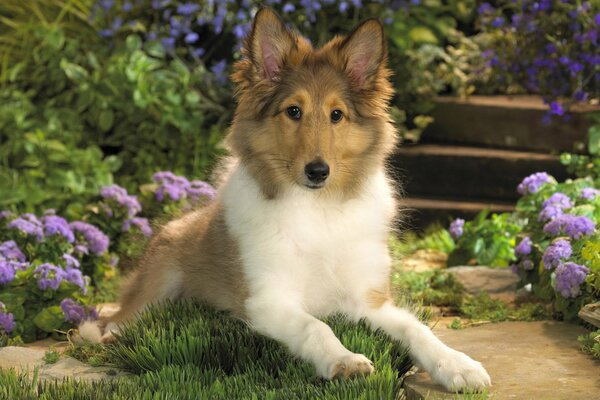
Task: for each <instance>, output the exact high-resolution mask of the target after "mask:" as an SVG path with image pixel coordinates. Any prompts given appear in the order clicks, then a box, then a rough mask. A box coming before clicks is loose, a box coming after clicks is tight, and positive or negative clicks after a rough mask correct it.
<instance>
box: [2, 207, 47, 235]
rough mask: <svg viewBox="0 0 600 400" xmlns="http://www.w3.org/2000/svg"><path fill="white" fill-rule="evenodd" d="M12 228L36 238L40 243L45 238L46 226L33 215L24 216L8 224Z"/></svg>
mask: <svg viewBox="0 0 600 400" xmlns="http://www.w3.org/2000/svg"><path fill="white" fill-rule="evenodd" d="M8 226H9V227H10V228H14V229H17V230H19V231H21V232H23V233H25V234H26V235H30V236H34V237H35V238H36V239H37V240H38V241H42V239H43V238H44V225H43V224H42V222H41V221H40V220H39V219H38V218H37V217H36V216H35V215H33V214H29V213H27V214H23V215H21V216H19V217H18V218H15V219H13V220H12V221H10V222H9V223H8Z"/></svg>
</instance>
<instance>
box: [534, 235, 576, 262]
mask: <svg viewBox="0 0 600 400" xmlns="http://www.w3.org/2000/svg"><path fill="white" fill-rule="evenodd" d="M571 254H573V249H572V248H571V243H569V241H568V240H565V239H560V240H557V241H556V242H554V243H552V244H551V245H550V246H548V248H546V251H545V252H544V255H543V256H542V261H543V262H544V268H546V269H552V268H556V267H557V266H558V265H559V264H560V263H561V262H562V259H566V258H569V257H571Z"/></svg>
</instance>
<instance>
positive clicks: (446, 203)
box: [398, 197, 515, 213]
mask: <svg viewBox="0 0 600 400" xmlns="http://www.w3.org/2000/svg"><path fill="white" fill-rule="evenodd" d="M398 203H399V205H400V207H401V208H403V209H405V210H406V209H409V210H410V209H416V210H444V211H462V212H478V211H481V210H484V209H486V208H487V209H489V210H490V211H492V212H496V213H502V212H513V211H514V210H515V206H514V204H507V203H499V202H481V201H464V200H438V199H425V198H418V197H407V198H403V199H401V200H400V201H399V202H398Z"/></svg>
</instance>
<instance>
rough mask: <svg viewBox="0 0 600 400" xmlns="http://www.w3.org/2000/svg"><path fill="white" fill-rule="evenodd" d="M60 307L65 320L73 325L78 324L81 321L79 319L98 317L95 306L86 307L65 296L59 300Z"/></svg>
mask: <svg viewBox="0 0 600 400" xmlns="http://www.w3.org/2000/svg"><path fill="white" fill-rule="evenodd" d="M60 309H61V310H62V312H63V314H64V315H65V321H67V322H70V323H72V324H74V325H78V324H79V323H81V321H84V320H87V319H96V318H97V317H98V315H97V314H96V309H95V308H91V307H90V308H87V309H86V307H84V306H82V305H81V304H78V303H76V302H75V301H74V300H73V299H69V298H66V299H64V300H63V301H61V302H60Z"/></svg>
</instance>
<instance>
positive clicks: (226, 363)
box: [0, 302, 412, 400]
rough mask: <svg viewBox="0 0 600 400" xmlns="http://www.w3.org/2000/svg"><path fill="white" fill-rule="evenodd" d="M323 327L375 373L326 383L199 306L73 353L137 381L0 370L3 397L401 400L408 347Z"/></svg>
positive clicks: (176, 307) (170, 310)
mask: <svg viewBox="0 0 600 400" xmlns="http://www.w3.org/2000/svg"><path fill="white" fill-rule="evenodd" d="M325 322H327V323H328V324H329V325H330V326H331V327H332V329H333V331H334V332H335V334H336V335H337V337H338V338H339V339H340V340H341V341H342V343H343V344H344V345H345V346H346V347H347V348H348V349H350V350H352V351H354V352H358V353H363V354H365V355H366V356H367V357H369V358H370V359H371V360H372V361H373V362H374V364H375V369H376V371H375V373H373V374H372V375H371V376H368V377H363V378H357V379H352V380H336V381H325V380H323V379H321V378H318V377H317V376H316V375H315V371H314V368H313V367H312V366H311V365H310V364H308V363H305V362H303V361H301V360H299V359H297V358H295V357H293V356H292V355H290V353H289V352H288V351H287V350H286V349H285V348H284V347H283V346H282V345H280V344H279V343H277V342H275V341H273V340H270V339H268V338H266V337H264V336H261V335H258V334H257V333H255V332H253V331H252V330H250V329H249V328H248V327H247V326H246V325H245V324H244V323H242V322H240V321H236V320H233V319H231V318H229V317H227V316H226V315H225V314H224V313H221V312H216V311H213V310H211V309H209V308H207V307H204V306H202V305H199V304H197V303H193V302H178V303H167V304H165V305H163V306H161V307H155V308H151V309H150V310H148V311H147V312H145V313H144V314H143V315H142V316H141V317H140V318H139V319H138V320H136V321H133V322H132V323H130V324H129V325H128V326H127V327H126V329H124V331H123V333H122V335H121V337H120V340H119V341H118V342H117V344H116V345H113V346H106V347H104V346H83V347H80V348H76V349H71V350H69V354H70V355H72V356H75V357H76V358H79V359H81V360H84V361H85V360H87V361H88V362H90V361H91V360H93V359H94V358H96V359H98V360H101V361H102V364H112V365H115V366H117V367H120V368H124V369H127V370H129V371H131V372H133V373H134V374H136V375H132V376H128V377H121V378H117V379H115V380H112V381H103V382H95V383H84V382H74V381H72V380H67V381H63V382H60V383H59V382H36V381H35V380H31V379H29V378H28V377H26V376H24V375H22V374H17V373H15V372H14V371H0V398H10V399H21V398H40V399H58V398H60V399H90V398H93V399H99V400H102V399H167V398H173V399H315V398H318V399H396V398H397V397H398V396H399V393H400V392H401V388H400V386H401V383H402V379H401V378H402V376H403V375H404V373H405V372H406V371H408V370H409V369H410V367H411V365H412V364H411V362H410V359H409V358H408V355H407V352H406V349H404V348H403V347H401V346H400V345H399V343H397V342H395V341H393V340H391V339H390V338H389V337H388V336H387V335H385V334H384V333H383V332H381V331H375V332H373V331H372V330H370V329H369V328H368V327H367V326H366V324H365V323H364V322H360V323H358V324H356V323H353V322H350V321H348V320H346V319H344V318H342V317H339V316H335V317H332V318H328V319H327V320H326V321H325ZM34 393H35V396H34V395H33V394H34ZM3 396H4V397H3Z"/></svg>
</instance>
